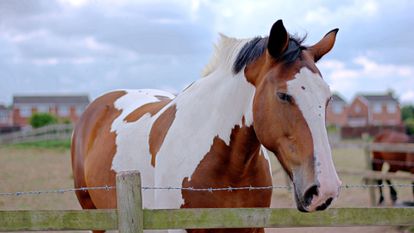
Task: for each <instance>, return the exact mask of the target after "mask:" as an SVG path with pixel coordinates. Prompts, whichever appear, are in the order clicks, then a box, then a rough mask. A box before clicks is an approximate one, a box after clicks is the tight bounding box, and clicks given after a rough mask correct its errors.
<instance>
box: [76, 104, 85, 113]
mask: <svg viewBox="0 0 414 233" xmlns="http://www.w3.org/2000/svg"><path fill="white" fill-rule="evenodd" d="M84 110H85V106H83V105H82V106H76V115H78V116H80V115H82V113H83V111H84Z"/></svg>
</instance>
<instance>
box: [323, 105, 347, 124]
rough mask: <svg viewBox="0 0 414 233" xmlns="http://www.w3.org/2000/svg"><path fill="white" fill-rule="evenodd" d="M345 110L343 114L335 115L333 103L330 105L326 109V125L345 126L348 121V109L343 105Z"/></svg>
mask: <svg viewBox="0 0 414 233" xmlns="http://www.w3.org/2000/svg"><path fill="white" fill-rule="evenodd" d="M343 105H344V108H343V110H342V112H341V113H339V114H338V113H335V112H334V111H333V103H329V104H328V107H327V108H326V124H327V125H337V126H343V125H346V124H347V120H348V114H347V111H348V107H347V106H346V104H343Z"/></svg>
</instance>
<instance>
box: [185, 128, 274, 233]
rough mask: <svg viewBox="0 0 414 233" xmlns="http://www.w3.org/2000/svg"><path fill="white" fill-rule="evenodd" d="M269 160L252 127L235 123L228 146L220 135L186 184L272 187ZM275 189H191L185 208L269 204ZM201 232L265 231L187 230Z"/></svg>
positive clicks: (259, 205) (207, 186)
mask: <svg viewBox="0 0 414 233" xmlns="http://www.w3.org/2000/svg"><path fill="white" fill-rule="evenodd" d="M271 185H272V180H271V174H270V170H269V164H268V161H267V160H266V159H265V158H264V156H263V155H262V154H261V151H260V143H259V141H258V140H257V138H256V135H255V132H254V129H253V127H252V126H250V127H246V126H242V127H240V126H235V127H234V129H233V130H232V133H231V136H230V145H227V144H226V143H225V142H224V141H223V140H222V139H220V138H219V137H218V136H217V137H215V138H214V140H213V145H212V146H211V148H210V151H209V152H208V153H207V154H206V155H205V156H204V158H203V160H201V162H200V163H199V165H198V166H197V168H196V169H195V171H194V173H193V174H192V176H191V179H189V178H188V177H186V178H185V179H184V180H183V182H182V187H184V188H188V187H194V188H210V187H215V188H218V187H223V188H225V187H229V186H231V187H248V186H271ZM271 196H272V190H251V191H249V190H237V191H232V192H228V191H213V192H191V191H186V190H183V191H182V197H183V199H184V204H183V205H182V206H181V208H233V207H246V208H248V207H269V206H270V201H271ZM187 232H191V233H200V232H214V233H217V232H226V233H228V232H263V229H262V228H247V229H210V230H187Z"/></svg>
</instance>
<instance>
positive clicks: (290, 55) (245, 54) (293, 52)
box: [233, 36, 306, 74]
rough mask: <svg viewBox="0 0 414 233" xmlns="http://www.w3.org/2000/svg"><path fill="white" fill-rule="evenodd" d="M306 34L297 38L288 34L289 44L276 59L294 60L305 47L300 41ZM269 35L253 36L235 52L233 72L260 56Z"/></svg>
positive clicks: (264, 49)
mask: <svg viewBox="0 0 414 233" xmlns="http://www.w3.org/2000/svg"><path fill="white" fill-rule="evenodd" d="M305 38H306V36H305V37H303V38H297V37H296V36H290V38H289V45H288V48H287V49H286V51H285V52H284V53H283V54H282V55H281V56H280V57H278V58H277V59H280V60H282V61H284V62H286V63H291V62H293V61H295V60H296V59H297V58H298V57H299V55H300V52H301V51H302V50H304V49H306V47H305V46H302V42H303V41H304V40H305ZM268 39H269V37H264V38H263V37H260V36H258V37H255V38H253V39H251V40H250V41H249V42H247V43H246V44H245V45H244V46H243V48H242V49H241V50H240V52H239V53H238V54H237V58H236V60H235V61H234V64H233V73H234V74H237V73H239V72H240V71H241V70H242V69H243V67H244V66H246V65H248V64H250V63H251V62H253V61H255V60H256V59H257V58H258V57H260V56H261V55H262V54H263V53H264V52H265V51H266V48H267V42H268Z"/></svg>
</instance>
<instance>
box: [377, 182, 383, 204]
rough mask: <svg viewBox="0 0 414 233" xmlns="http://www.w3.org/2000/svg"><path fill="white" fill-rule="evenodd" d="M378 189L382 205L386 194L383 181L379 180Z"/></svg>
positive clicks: (379, 202)
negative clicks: (383, 189)
mask: <svg viewBox="0 0 414 233" xmlns="http://www.w3.org/2000/svg"><path fill="white" fill-rule="evenodd" d="M377 183H378V189H379V201H378V205H382V204H383V203H384V194H383V193H382V180H377Z"/></svg>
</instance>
